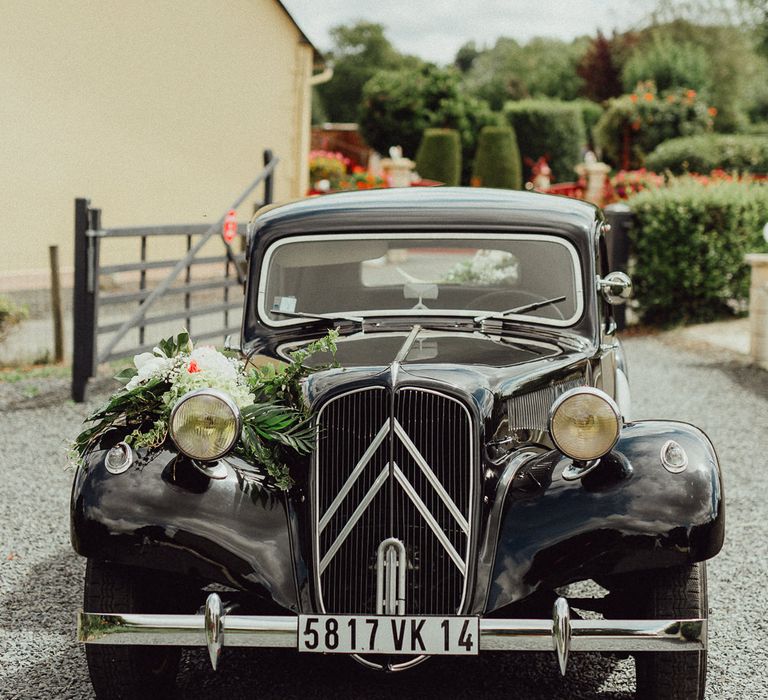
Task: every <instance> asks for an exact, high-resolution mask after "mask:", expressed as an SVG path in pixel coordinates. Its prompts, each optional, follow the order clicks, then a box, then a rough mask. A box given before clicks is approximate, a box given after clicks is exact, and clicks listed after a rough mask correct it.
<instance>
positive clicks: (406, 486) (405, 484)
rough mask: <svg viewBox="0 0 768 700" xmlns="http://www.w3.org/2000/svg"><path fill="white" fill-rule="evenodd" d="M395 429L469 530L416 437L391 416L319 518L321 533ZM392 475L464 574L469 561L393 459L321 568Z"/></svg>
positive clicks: (341, 543) (362, 500) (435, 487)
mask: <svg viewBox="0 0 768 700" xmlns="http://www.w3.org/2000/svg"><path fill="white" fill-rule="evenodd" d="M392 431H394V439H396V440H398V441H399V442H400V443H401V444H402V446H403V447H404V448H405V449H406V451H407V452H408V454H409V455H410V456H411V458H412V459H413V461H414V462H415V463H416V465H417V466H418V467H419V469H420V470H421V472H422V473H423V474H424V476H425V477H426V479H427V481H428V482H429V484H430V486H431V487H432V488H433V489H434V491H435V493H437V495H438V497H439V498H440V500H441V501H442V502H443V504H444V505H445V507H446V508H447V509H448V512H449V513H450V514H451V516H452V517H453V519H454V520H455V521H456V523H457V525H458V526H459V527H460V528H461V530H462V531H463V532H464V534H468V533H469V523H468V522H467V520H466V518H465V517H464V516H463V515H462V513H461V511H460V510H459V508H458V507H457V506H456V504H455V503H454V501H453V499H452V498H451V496H450V494H449V493H448V492H447V491H446V490H445V488H444V487H443V485H442V484H441V483H440V480H439V479H438V477H437V475H436V474H435V472H434V470H433V469H432V467H430V465H429V463H428V462H427V460H426V459H425V458H424V456H423V455H422V454H421V452H419V450H418V448H417V447H416V445H414V444H413V441H412V440H411V439H410V437H409V436H408V434H407V433H406V432H405V429H404V428H403V426H402V425H400V423H399V422H398V421H397V419H395V420H394V421H393V422H390V420H389V419H387V421H386V422H385V423H384V424H383V425H382V426H381V428H380V429H379V431H378V432H377V433H376V437H374V439H373V442H371V444H370V445H369V446H368V447H367V449H366V450H365V452H364V453H363V455H362V456H361V457H360V459H359V460H358V462H357V464H356V465H355V467H354V469H353V470H352V471H351V472H350V474H349V476H348V477H347V480H346V482H345V483H344V486H342V488H341V490H340V491H339V493H338V494H337V495H336V498H334V499H333V502H332V503H331V504H330V505H329V506H328V509H327V510H326V511H325V513H323V515H322V517H321V518H320V523H319V527H318V534H319V533H321V532H322V531H323V530H325V528H326V527H327V526H328V523H330V522H331V520H332V518H333V516H334V515H335V513H336V511H337V510H338V509H339V507H340V506H341V504H342V503H343V501H344V499H345V498H346V497H347V495H348V494H349V492H350V491H351V490H352V488H353V486H354V485H355V483H356V482H357V480H358V479H359V478H360V477H361V476H362V474H364V473H365V471H366V469H367V467H368V466H369V464H370V462H371V460H372V459H373V456H374V455H375V454H376V452H377V451H378V449H379V447H381V445H382V444H383V443H384V441H385V440H386V439H387V438H388V437H389V436H390V433H391V432H392ZM390 476H391V477H393V478H394V480H395V481H396V483H397V484H398V485H399V486H400V487H401V488H402V489H403V491H404V492H405V494H406V495H407V496H408V498H410V500H411V502H412V503H413V505H414V506H415V507H416V509H417V510H418V511H419V513H420V514H421V516H422V517H423V518H424V520H425V522H426V523H427V525H428V526H429V528H430V529H431V530H432V533H433V534H434V535H435V537H436V538H437V540H438V542H440V544H441V545H442V547H443V548H444V549H445V551H446V552H447V553H448V556H450V558H451V560H452V561H453V563H454V564H455V565H456V568H457V569H458V570H459V571H460V572H461V574H462V576H463V575H464V574H465V571H466V565H465V563H464V561H463V560H462V558H461V556H460V555H459V553H458V552H457V551H456V548H455V547H454V546H453V544H452V543H451V541H450V539H449V538H448V536H447V535H446V534H445V532H444V530H443V528H442V527H440V524H439V523H438V522H437V520H436V519H435V516H434V515H433V514H432V513H431V512H430V510H429V508H428V507H427V506H426V504H425V503H424V501H423V500H422V499H421V497H420V496H419V494H418V492H417V491H416V489H415V488H414V487H413V484H411V482H410V481H409V480H408V477H407V476H406V475H405V473H404V472H403V470H402V469H400V467H399V466H398V465H397V464H396V463H395V462H394V461H392V462H388V463H387V464H386V466H385V467H384V468H383V469H382V470H381V471H380V472H379V473H378V475H377V476H376V478H375V479H374V481H373V484H371V487H370V488H369V489H368V491H367V493H366V494H365V495H364V496H363V498H362V499H361V501H360V503H359V504H358V505H357V507H356V508H355V510H354V512H353V513H352V515H351V516H350V517H349V519H348V520H347V522H346V523H345V524H344V527H343V528H342V530H341V532H340V533H339V536H338V537H337V538H336V540H335V541H334V542H333V544H332V545H331V546H330V548H329V549H328V551H327V552H326V553H325V555H324V556H323V558H322V560H321V561H320V572H321V573H322V572H323V571H325V569H326V567H327V566H328V564H330V562H331V561H332V560H333V558H334V557H335V556H336V553H337V552H338V551H339V549H340V548H341V546H342V545H343V544H344V541H345V540H346V539H347V537H349V534H350V533H351V532H352V530H353V529H354V527H355V525H356V524H357V522H358V520H360V518H361V517H362V515H363V513H365V511H366V509H367V508H368V506H369V505H370V504H371V501H373V499H374V498H375V497H376V494H378V492H379V491H380V490H381V488H382V487H383V486H384V484H385V483H386V482H387V481H388V480H389V478H390Z"/></svg>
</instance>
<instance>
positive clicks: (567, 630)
mask: <svg viewBox="0 0 768 700" xmlns="http://www.w3.org/2000/svg"><path fill="white" fill-rule="evenodd" d="M77 639H78V641H80V642H85V643H87V644H147V645H152V644H159V645H167V646H207V647H208V653H209V655H210V657H211V663H212V665H213V668H214V669H215V668H216V666H217V664H218V660H219V656H220V655H221V649H222V647H223V646H232V647H291V648H294V649H295V648H296V647H297V640H298V618H297V617H289V616H267V615H232V614H225V613H224V612H223V606H222V602H221V599H220V598H219V596H218V595H217V594H216V593H212V594H211V595H210V596H209V597H208V600H207V602H206V606H205V614H203V615H199V614H198V615H139V614H125V615H121V614H118V613H109V614H104V613H89V612H81V613H78V619H77ZM706 648H707V621H706V619H684V620H571V616H570V607H569V605H568V602H567V601H566V599H565V598H558V599H557V601H556V602H555V605H554V608H553V615H552V619H551V620H546V619H536V620H525V619H523V620H518V619H511V620H497V619H481V620H480V650H481V651H489V650H493V651H552V650H554V651H555V653H556V655H557V658H558V661H559V664H560V670H561V672H562V673H563V674H564V673H565V668H566V664H567V661H568V654H569V652H571V651H619V652H631V651H702V650H704V649H706Z"/></svg>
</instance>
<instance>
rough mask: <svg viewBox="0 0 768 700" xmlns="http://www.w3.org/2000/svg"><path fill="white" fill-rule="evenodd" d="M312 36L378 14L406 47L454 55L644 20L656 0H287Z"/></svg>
mask: <svg viewBox="0 0 768 700" xmlns="http://www.w3.org/2000/svg"><path fill="white" fill-rule="evenodd" d="M282 2H283V4H284V5H285V6H286V8H287V9H288V11H289V12H290V13H291V15H292V16H293V18H294V19H295V20H296V22H297V23H298V24H299V26H300V27H301V28H302V30H303V31H304V33H305V34H306V35H307V36H308V37H309V39H310V41H312V43H313V44H314V45H315V46H316V47H317V48H318V49H319V50H320V51H327V50H328V49H329V48H330V47H331V39H330V37H329V35H328V30H329V29H330V28H331V27H334V26H336V25H338V24H353V23H354V22H355V21H357V20H359V19H364V20H367V21H370V22H378V23H380V24H383V25H384V26H385V27H386V34H387V37H388V38H389V40H390V41H391V42H392V43H393V44H394V46H395V48H396V49H398V50H399V51H401V52H402V53H408V54H414V55H416V56H419V57H420V58H423V59H425V60H428V61H434V62H435V63H441V64H446V63H451V62H452V61H453V58H454V56H455V55H456V51H457V49H458V48H459V47H460V46H461V45H462V44H464V43H466V42H467V41H470V40H474V41H475V42H476V43H477V45H478V47H482V46H484V45H492V44H493V43H494V42H495V41H496V39H497V38H498V37H499V36H506V37H511V38H513V39H516V40H517V41H521V42H525V41H527V40H528V39H531V38H533V37H535V36H546V37H555V38H558V39H566V40H568V39H573V38H574V37H577V36H580V35H583V34H587V35H594V34H595V33H596V32H597V30H598V29H602V31H603V33H607V34H610V33H611V31H612V30H613V29H614V28H616V29H619V30H625V29H630V28H632V27H634V26H640V25H642V24H643V20H644V19H646V18H647V17H648V16H649V14H650V13H651V11H652V10H653V9H654V8H655V7H656V5H657V2H656V0H570V1H568V0H539V1H538V2H529V1H528V0H282Z"/></svg>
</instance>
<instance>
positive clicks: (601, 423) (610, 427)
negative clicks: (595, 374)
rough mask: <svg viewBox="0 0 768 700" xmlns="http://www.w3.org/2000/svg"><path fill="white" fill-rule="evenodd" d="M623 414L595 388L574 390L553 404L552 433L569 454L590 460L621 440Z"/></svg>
mask: <svg viewBox="0 0 768 700" xmlns="http://www.w3.org/2000/svg"><path fill="white" fill-rule="evenodd" d="M620 430H621V413H620V412H619V409H618V407H617V406H616V404H615V403H614V401H613V399H611V397H610V396H608V394H605V393H603V392H602V391H599V390H598V389H592V388H579V389H572V390H571V391H567V392H566V393H565V394H563V395H562V396H561V397H560V398H559V399H558V400H557V401H555V403H554V404H553V406H552V411H551V413H550V417H549V433H550V435H551V436H552V441H553V442H554V443H555V445H556V446H557V448H558V449H559V450H560V451H561V452H562V453H563V454H565V455H567V456H568V457H571V458H572V459H578V460H583V461H588V460H590V459H597V458H598V457H602V456H603V455H604V454H607V453H608V452H610V451H611V448H612V447H613V446H614V445H615V444H616V441H617V440H618V439H619V432H620Z"/></svg>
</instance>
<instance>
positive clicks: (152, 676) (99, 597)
mask: <svg viewBox="0 0 768 700" xmlns="http://www.w3.org/2000/svg"><path fill="white" fill-rule="evenodd" d="M166 593H170V594H171V595H172V594H173V591H167V590H163V586H162V583H161V582H158V581H156V580H155V576H154V574H152V573H150V572H142V571H138V570H135V569H130V568H125V567H120V566H117V565H114V564H109V563H106V562H103V561H97V560H95V559H89V560H88V565H87V567H86V571H85V595H84V597H83V604H84V609H85V610H86V611H88V612H103V613H108V612H117V613H120V612H122V613H139V612H143V613H160V612H175V610H173V609H172V607H173V606H172V605H171V604H170V602H167V604H166V603H164V602H163V600H164V599H165V601H170V600H171V596H166V595H164V594H166ZM163 608H164V609H163ZM169 608H170V609H169ZM85 656H86V659H87V661H88V671H89V673H90V676H91V683H92V684H93V689H94V691H95V692H96V697H97V698H110V699H111V700H134V699H135V700H138V699H139V698H168V697H173V692H174V690H173V689H174V684H175V681H176V672H177V671H178V667H179V658H180V656H181V648H180V647H164V646H133V645H130V646H128V645H126V646H123V645H109V644H103V645H102V644H86V645H85Z"/></svg>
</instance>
